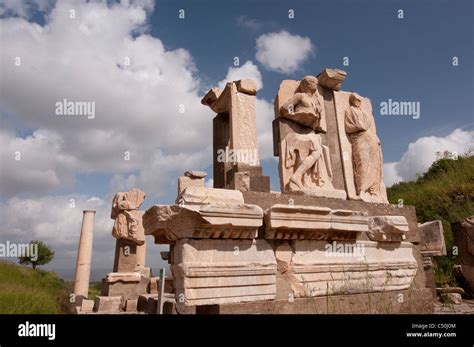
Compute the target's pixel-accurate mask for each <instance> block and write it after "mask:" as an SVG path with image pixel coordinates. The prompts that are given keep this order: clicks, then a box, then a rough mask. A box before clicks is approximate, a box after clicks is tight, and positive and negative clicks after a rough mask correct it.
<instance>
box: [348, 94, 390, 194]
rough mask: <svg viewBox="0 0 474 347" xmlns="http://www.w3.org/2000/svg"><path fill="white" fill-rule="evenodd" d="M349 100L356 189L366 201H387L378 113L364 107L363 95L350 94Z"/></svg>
mask: <svg viewBox="0 0 474 347" xmlns="http://www.w3.org/2000/svg"><path fill="white" fill-rule="evenodd" d="M349 103H350V106H349V108H348V109H347V110H346V112H345V117H344V125H345V130H346V133H347V134H348V137H349V139H350V142H351V145H352V163H353V170H354V182H355V187H356V192H357V194H358V195H359V197H360V198H361V199H362V200H363V201H367V202H380V203H386V202H388V201H387V196H386V191H385V186H384V184H383V171H382V165H383V159H382V149H381V146H380V140H379V138H378V136H377V134H376V132H375V121H374V117H373V115H372V113H370V112H367V111H365V110H364V109H362V107H361V105H362V97H361V96H360V95H358V94H357V93H352V94H351V95H350V97H349Z"/></svg>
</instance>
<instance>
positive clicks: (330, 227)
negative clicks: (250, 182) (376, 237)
mask: <svg viewBox="0 0 474 347" xmlns="http://www.w3.org/2000/svg"><path fill="white" fill-rule="evenodd" d="M364 231H368V217H367V214H366V213H363V212H358V211H350V210H332V209H330V208H326V207H314V206H302V205H293V206H292V205H282V204H277V205H273V206H272V207H270V208H269V209H268V210H266V211H265V238H266V239H286V240H292V239H299V240H301V239H306V240H355V239H356V238H357V235H359V234H360V233H361V232H364Z"/></svg>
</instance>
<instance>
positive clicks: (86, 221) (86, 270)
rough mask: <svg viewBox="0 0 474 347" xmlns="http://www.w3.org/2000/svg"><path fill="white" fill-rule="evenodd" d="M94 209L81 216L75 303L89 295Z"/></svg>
mask: <svg viewBox="0 0 474 347" xmlns="http://www.w3.org/2000/svg"><path fill="white" fill-rule="evenodd" d="M94 216H95V211H92V210H85V211H84V216H83V218H82V227H81V238H80V240H79V249H78V251H77V262H76V276H75V279H74V295H75V297H76V304H80V303H81V302H82V299H84V298H87V297H88V295H89V279H90V274H91V261H92V239H93V230H94Z"/></svg>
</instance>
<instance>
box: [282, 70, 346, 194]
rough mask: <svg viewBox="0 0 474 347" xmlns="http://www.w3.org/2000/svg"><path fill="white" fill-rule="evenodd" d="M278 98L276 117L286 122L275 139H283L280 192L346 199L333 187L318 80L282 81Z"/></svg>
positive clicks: (309, 78)
mask: <svg viewBox="0 0 474 347" xmlns="http://www.w3.org/2000/svg"><path fill="white" fill-rule="evenodd" d="M277 98H278V101H276V105H277V107H276V110H277V112H278V113H277V117H281V118H283V119H285V120H284V121H283V123H280V125H281V124H283V126H282V128H281V129H283V130H282V132H280V134H281V135H278V136H282V137H280V144H279V155H280V165H279V166H280V178H281V186H282V191H283V192H298V193H303V194H305V195H314V196H325V197H331V198H339V199H345V198H346V192H345V191H343V190H337V189H335V188H334V186H333V183H332V179H333V172H332V168H331V159H330V150H329V148H328V147H327V146H326V145H324V144H323V139H322V137H321V135H320V134H321V133H325V132H326V119H325V112H324V107H323V98H322V91H321V87H319V82H318V79H317V78H316V77H314V76H306V77H304V78H303V79H302V80H301V81H300V82H298V81H284V82H283V83H282V85H281V86H280V91H279V93H278V96H277ZM279 102H281V104H279ZM280 105H281V106H280ZM287 120H289V121H291V122H288V121H287ZM290 123H291V124H293V125H291V124H290Z"/></svg>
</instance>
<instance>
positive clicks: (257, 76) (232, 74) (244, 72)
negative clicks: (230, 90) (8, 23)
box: [217, 60, 263, 90]
mask: <svg viewBox="0 0 474 347" xmlns="http://www.w3.org/2000/svg"><path fill="white" fill-rule="evenodd" d="M245 78H249V79H252V80H254V81H255V82H256V83H257V90H260V89H262V88H263V82H262V74H261V73H260V70H259V69H258V67H257V65H255V64H254V63H253V62H252V61H251V60H247V61H246V62H245V64H244V65H242V66H239V67H234V66H231V67H229V69H228V70H227V75H226V76H225V78H224V79H223V80H222V81H220V82H219V83H218V84H217V86H218V87H219V88H220V89H221V90H222V89H224V87H225V85H226V83H227V82H232V81H238V80H241V79H245Z"/></svg>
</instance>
